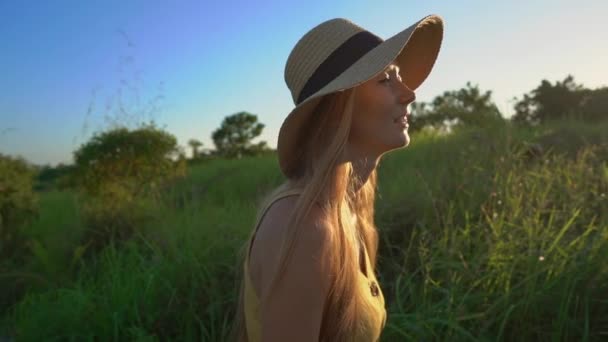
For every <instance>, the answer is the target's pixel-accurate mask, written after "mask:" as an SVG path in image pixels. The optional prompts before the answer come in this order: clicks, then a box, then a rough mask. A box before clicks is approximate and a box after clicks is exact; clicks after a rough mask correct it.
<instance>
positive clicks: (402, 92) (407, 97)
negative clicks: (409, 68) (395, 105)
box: [399, 82, 416, 105]
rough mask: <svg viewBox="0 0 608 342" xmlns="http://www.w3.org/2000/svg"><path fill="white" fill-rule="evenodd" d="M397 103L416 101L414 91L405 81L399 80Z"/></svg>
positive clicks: (406, 103)
mask: <svg viewBox="0 0 608 342" xmlns="http://www.w3.org/2000/svg"><path fill="white" fill-rule="evenodd" d="M399 84H400V87H399V103H400V104H403V105H408V104H410V103H412V102H414V101H416V93H415V92H414V91H413V90H412V89H410V88H409V87H408V86H407V85H406V84H405V82H399Z"/></svg>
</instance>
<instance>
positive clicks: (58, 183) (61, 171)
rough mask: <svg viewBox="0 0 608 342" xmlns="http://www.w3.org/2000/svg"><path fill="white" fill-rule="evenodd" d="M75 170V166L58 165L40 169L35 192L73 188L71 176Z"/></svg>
mask: <svg viewBox="0 0 608 342" xmlns="http://www.w3.org/2000/svg"><path fill="white" fill-rule="evenodd" d="M73 170H74V165H72V164H70V165H65V164H63V163H59V164H57V165H56V166H55V167H51V166H50V165H44V166H42V167H40V168H39V170H38V173H37V174H38V176H37V177H36V183H35V185H34V190H35V191H48V190H51V189H53V188H58V189H67V188H70V187H73V186H74V184H72V181H73V180H72V177H71V174H72V172H73Z"/></svg>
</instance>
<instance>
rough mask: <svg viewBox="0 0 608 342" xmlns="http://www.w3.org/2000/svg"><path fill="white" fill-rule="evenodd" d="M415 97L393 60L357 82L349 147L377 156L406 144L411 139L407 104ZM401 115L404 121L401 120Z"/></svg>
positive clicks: (358, 151)
mask: <svg viewBox="0 0 608 342" xmlns="http://www.w3.org/2000/svg"><path fill="white" fill-rule="evenodd" d="M415 99H416V95H415V93H414V91H412V90H411V89H409V88H408V87H407V86H406V85H405V84H404V83H403V82H402V80H401V76H400V75H399V67H398V66H397V65H396V64H391V65H390V66H389V67H388V68H387V69H386V70H385V71H384V72H381V73H380V74H379V75H377V76H375V77H374V78H372V79H371V80H369V81H367V82H365V83H363V84H361V85H359V86H358V88H357V90H356V95H355V99H354V101H355V102H354V112H353V122H352V125H351V131H350V136H349V144H350V147H351V148H354V149H355V151H356V152H357V153H358V154H360V155H369V156H374V157H376V156H380V155H382V154H384V153H385V152H388V151H390V150H393V149H397V148H401V147H405V146H407V145H408V144H409V142H410V137H409V135H408V132H407V129H408V127H409V126H408V124H407V116H409V113H407V105H408V104H410V103H412V102H413V101H414V100H415ZM406 114H407V115H406ZM404 116H405V119H404V120H405V124H404V123H402V119H403V117H404Z"/></svg>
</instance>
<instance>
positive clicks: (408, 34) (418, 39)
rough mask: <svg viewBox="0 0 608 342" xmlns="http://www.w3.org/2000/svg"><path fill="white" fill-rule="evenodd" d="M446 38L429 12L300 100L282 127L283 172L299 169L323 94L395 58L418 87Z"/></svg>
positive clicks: (379, 69) (280, 153) (366, 75)
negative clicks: (305, 131) (308, 125)
mask: <svg viewBox="0 0 608 342" xmlns="http://www.w3.org/2000/svg"><path fill="white" fill-rule="evenodd" d="M442 40H443V20H442V18H441V17H440V16H437V15H429V16H426V17H424V18H422V19H421V20H419V21H418V22H416V23H414V24H413V25H411V26H409V27H408V28H406V29H405V30H403V31H401V32H399V33H397V34H395V35H394V36H392V37H390V38H388V39H386V40H385V41H383V42H382V43H380V44H379V45H378V46H376V47H375V48H373V49H372V50H370V51H369V52H367V53H366V54H365V55H363V56H362V57H361V58H360V59H359V60H357V61H356V62H355V63H353V64H352V65H351V66H350V67H348V68H347V69H346V70H345V71H344V72H342V73H341V74H340V75H338V76H337V77H336V78H334V79H333V80H332V81H331V82H329V83H328V84H326V85H325V86H324V87H322V88H321V89H319V90H318V91H317V92H315V93H313V94H312V95H310V96H309V97H307V98H306V99H305V100H303V101H302V102H301V103H299V104H298V105H297V106H296V107H295V108H294V109H293V110H292V111H291V112H290V113H289V115H287V117H286V118H285V120H284V121H283V124H282V125H281V128H280V130H279V138H278V142H277V153H278V159H279V166H280V168H281V172H282V173H283V174H284V175H285V176H287V177H289V176H291V175H293V174H294V173H295V167H297V165H298V158H299V154H298V153H295V149H296V148H297V147H298V146H299V145H301V144H299V143H298V141H299V140H300V134H299V133H301V132H300V128H301V127H303V124H304V123H305V122H306V121H307V119H308V118H309V116H310V113H311V112H312V111H313V110H314V108H315V107H316V106H317V105H318V104H319V102H320V101H321V99H322V98H323V96H325V95H328V94H331V93H334V92H337V91H343V90H346V89H350V88H353V87H355V86H357V85H359V84H361V83H364V82H366V81H368V80H370V79H372V78H374V77H375V76H376V75H378V74H379V73H380V72H382V71H384V70H385V69H386V68H387V67H388V66H389V65H390V64H391V63H392V62H393V61H395V63H396V64H397V65H399V68H400V74H401V75H402V77H403V82H404V83H405V84H406V85H407V86H408V88H410V89H412V90H415V89H417V88H418V87H419V86H420V85H421V84H422V83H423V82H424V80H425V79H426V78H427V76H428V75H429V74H430V72H431V70H432V68H433V66H434V64H435V61H436V59H437V55H438V54H439V50H440V48H441V42H442Z"/></svg>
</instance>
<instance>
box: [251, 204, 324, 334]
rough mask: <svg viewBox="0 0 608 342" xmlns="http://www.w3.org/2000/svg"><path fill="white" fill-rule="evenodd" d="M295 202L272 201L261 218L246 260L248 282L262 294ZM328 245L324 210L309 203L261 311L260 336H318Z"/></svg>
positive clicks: (274, 272)
mask: <svg viewBox="0 0 608 342" xmlns="http://www.w3.org/2000/svg"><path fill="white" fill-rule="evenodd" d="M296 201H297V196H290V197H286V198H282V199H280V200H278V201H276V202H275V203H274V204H273V205H272V206H271V207H270V208H269V209H268V212H267V213H266V216H265V217H264V219H263V221H262V222H261V223H260V227H259V229H258V233H257V234H258V236H257V237H256V239H255V240H254V243H253V247H252V251H251V258H250V260H251V262H252V270H253V269H254V270H253V272H252V273H251V278H252V282H253V286H254V288H255V290H256V292H257V293H258V294H260V295H261V296H265V295H266V294H267V293H268V291H269V287H270V281H271V280H272V278H273V277H274V275H275V274H276V272H277V271H278V266H279V265H278V262H279V258H278V253H279V248H280V246H281V243H282V240H283V239H284V237H285V231H286V229H285V227H286V226H287V223H288V221H289V217H290V215H291V214H292V213H293V211H294V209H295V204H296ZM258 239H259V240H258ZM330 247H331V226H330V224H329V223H328V220H327V219H326V218H325V215H324V213H323V210H322V209H321V208H320V207H319V206H318V205H313V207H312V209H311V211H310V212H309V214H308V215H306V217H305V218H304V220H303V225H302V226H301V230H300V231H299V232H298V238H297V240H296V243H295V244H294V245H293V250H292V254H291V258H290V259H289V262H288V265H287V267H286V268H285V270H284V273H283V274H282V276H281V278H280V280H279V282H278V283H277V284H276V287H274V288H273V292H272V295H271V296H269V297H268V301H267V302H265V305H264V306H263V307H262V310H261V312H260V314H261V325H262V340H264V341H316V340H318V337H319V333H320V329H321V325H322V321H323V310H324V307H325V302H326V300H327V295H328V293H329V287H330V277H329V274H330V273H329V272H328V271H329V261H330V258H328V256H327V253H329V251H330V250H331V248H330Z"/></svg>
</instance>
